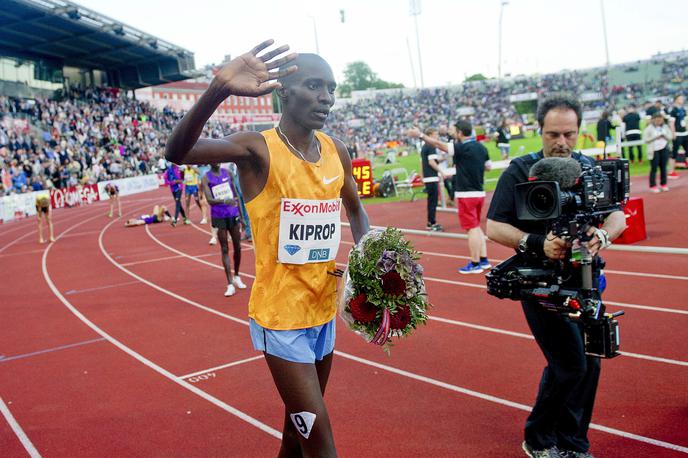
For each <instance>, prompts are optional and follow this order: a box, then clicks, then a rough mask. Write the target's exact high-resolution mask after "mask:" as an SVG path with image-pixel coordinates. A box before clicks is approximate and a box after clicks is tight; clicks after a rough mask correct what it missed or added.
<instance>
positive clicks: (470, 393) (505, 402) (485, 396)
mask: <svg viewBox="0 0 688 458" xmlns="http://www.w3.org/2000/svg"><path fill="white" fill-rule="evenodd" d="M153 238H154V237H153ZM101 249H102V248H101ZM103 253H105V251H104V250H103ZM190 258H191V257H190ZM191 259H193V258H191ZM112 262H113V264H115V265H117V263H116V262H114V261H112ZM199 262H204V263H205V261H201V260H199ZM122 270H123V271H125V272H127V270H126V269H124V268H122ZM131 275H132V276H135V277H136V278H140V277H138V276H137V275H136V274H131ZM142 281H143V282H144V283H146V284H148V285H149V286H151V287H153V288H155V289H157V290H158V291H161V292H163V293H164V294H167V295H169V296H172V297H174V298H176V299H179V300H181V301H183V302H186V303H187V304H189V305H192V306H194V307H199V308H201V309H203V310H206V311H212V309H210V310H208V307H206V306H203V305H201V304H198V303H197V302H194V301H192V300H190V299H187V298H185V297H183V296H180V295H178V294H176V293H173V292H172V291H169V290H167V289H165V288H162V287H160V286H158V285H156V284H154V283H152V282H149V281H148V280H144V279H142ZM213 313H215V314H216V315H220V316H223V315H224V317H225V318H228V319H230V320H232V321H234V322H237V323H241V324H244V325H246V326H248V321H246V320H241V319H239V318H236V317H232V316H230V315H225V314H221V313H219V312H214V311H213ZM335 353H336V354H337V355H340V356H342V357H344V358H349V359H351V360H354V361H357V362H359V363H362V364H366V365H369V366H373V367H377V368H379V369H383V370H386V371H389V372H393V373H395V374H398V375H401V376H404V377H408V378H411V379H414V380H418V381H421V382H425V383H430V384H432V385H435V386H439V387H442V388H445V389H448V390H451V391H454V392H458V393H463V394H466V395H468V396H473V397H476V398H479V399H483V400H486V401H490V402H494V403H497V404H500V405H504V406H508V407H513V408H516V409H520V410H524V411H527V412H530V410H531V408H532V407H531V406H528V405H526V404H520V403H517V402H514V401H509V400H508V399H503V398H499V397H497V396H492V395H489V394H485V393H481V392H479V391H474V390H470V389H468V388H463V387H459V386H456V385H452V384H449V383H446V382H441V381H439V380H435V379H431V378H429V377H425V376H422V375H418V374H414V373H412V372H408V371H404V370H402V369H397V368H394V367H391V366H387V365H384V364H380V363H376V362H374V361H370V360H367V359H364V358H360V357H358V356H354V355H350V354H348V353H344V352H341V351H339V350H335ZM590 428H592V429H596V430H599V431H603V432H606V433H609V434H612V435H616V436H621V437H624V438H627V439H632V440H636V441H639V442H644V443H647V444H651V445H656V446H658V447H663V448H668V449H670V450H676V451H680V452H684V453H688V447H682V446H680V445H676V444H672V443H670V442H664V441H660V440H657V439H653V438H650V437H645V436H641V435H637V434H633V433H629V432H626V431H622V430H619V429H616V428H610V427H607V426H603V425H597V424H595V423H591V424H590Z"/></svg>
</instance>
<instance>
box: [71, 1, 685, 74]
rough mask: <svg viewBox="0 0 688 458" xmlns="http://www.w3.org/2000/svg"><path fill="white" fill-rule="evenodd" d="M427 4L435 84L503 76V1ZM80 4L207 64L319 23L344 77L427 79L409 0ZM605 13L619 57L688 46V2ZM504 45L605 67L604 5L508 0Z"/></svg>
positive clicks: (285, 39) (540, 69)
mask: <svg viewBox="0 0 688 458" xmlns="http://www.w3.org/2000/svg"><path fill="white" fill-rule="evenodd" d="M419 2H420V5H421V14H420V15H419V16H418V17H417V19H418V36H419V38H420V51H421V57H422V68H423V81H424V84H425V86H426V87H431V86H441V85H446V84H448V83H460V82H461V81H463V79H464V78H465V76H467V75H471V74H473V73H483V74H485V75H486V76H488V77H493V76H497V61H498V24H499V12H500V4H501V0H420V1H419ZM77 3H79V4H81V5H83V6H85V7H87V8H91V9H93V10H95V11H97V12H99V13H101V14H104V15H106V16H110V17H112V18H114V19H118V20H120V21H122V22H124V23H126V24H128V25H130V26H133V27H136V28H138V29H141V30H142V31H144V32H147V33H150V34H152V35H155V36H157V37H159V38H162V39H164V40H167V41H169V42H171V43H174V44H176V45H179V46H181V47H184V48H186V49H188V50H189V51H191V52H193V53H194V54H195V60H196V66H197V67H202V66H203V65H206V64H209V63H219V62H221V61H222V59H223V58H224V56H225V55H227V54H229V55H232V56H236V55H238V54H241V53H243V52H245V51H247V50H249V49H250V48H251V47H253V46H254V45H255V44H257V43H259V42H260V41H262V40H263V39H265V38H274V39H275V40H276V42H277V43H287V44H289V45H290V46H291V48H292V49H293V50H294V51H297V52H315V49H316V39H315V36H316V34H315V33H314V27H313V26H314V24H315V26H316V28H317V38H318V45H319V51H320V54H321V55H322V56H323V57H324V58H325V59H327V60H328V61H329V63H330V65H331V66H332V68H333V70H334V72H335V76H336V77H337V78H338V79H341V78H342V71H343V69H344V68H345V66H346V64H347V63H349V62H353V61H355V60H362V61H364V62H366V63H367V64H368V65H370V66H371V68H372V69H373V71H375V72H376V73H377V74H378V76H379V77H380V78H382V79H384V80H387V81H392V82H399V83H403V84H404V85H406V86H407V87H413V86H414V85H417V86H420V85H421V78H420V72H419V68H420V66H419V64H418V51H417V49H418V48H417V44H416V43H417V42H416V29H415V26H414V20H413V17H412V16H410V14H409V11H410V1H409V0H282V1H279V0H256V1H246V0H190V1H189V0H184V1H179V0H143V1H142V0H116V1H113V0H78V1H77ZM340 10H344V15H345V22H344V23H342V22H341V21H340ZM604 10H605V13H606V23H607V37H608V42H609V57H610V61H611V62H612V63H621V62H629V61H633V60H638V59H644V58H648V57H650V56H652V55H653V54H656V53H657V52H669V51H678V50H683V49H688V26H687V24H688V0H604ZM502 46H503V47H502V74H508V73H511V74H514V75H516V74H521V73H523V74H531V73H544V72H552V71H558V70H562V69H576V68H588V67H594V66H600V65H604V63H605V61H606V58H605V47H604V34H603V28H602V14H601V8H600V0H509V4H508V5H506V6H505V7H504V17H503V45H502ZM409 49H410V55H411V56H409ZM412 68H413V69H415V72H414V71H412ZM414 82H415V83H414Z"/></svg>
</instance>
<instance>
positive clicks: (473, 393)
mask: <svg viewBox="0 0 688 458" xmlns="http://www.w3.org/2000/svg"><path fill="white" fill-rule="evenodd" d="M335 353H336V354H337V355H338V356H341V357H343V358H347V359H350V360H352V361H356V362H359V363H361V364H366V365H368V366H372V367H375V368H378V369H382V370H384V371H387V372H391V373H393V374H397V375H401V376H404V377H408V378H411V379H414V380H418V381H419V382H424V383H428V384H430V385H434V386H437V387H440V388H444V389H446V390H450V391H454V392H456V393H461V394H465V395H468V396H472V397H475V398H479V399H483V400H485V401H489V402H494V403H496V404H500V405H503V406H508V407H513V408H514V409H519V410H523V411H525V412H530V410H531V409H532V406H529V405H526V404H520V403H518V402H513V401H509V400H508V399H503V398H499V397H497V396H492V395H489V394H485V393H481V392H479V391H474V390H470V389H468V388H463V387H460V386H456V385H452V384H450V383H446V382H442V381H439V380H435V379H433V378H430V377H425V376H423V375H418V374H414V373H413V372H408V371H405V370H403V369H397V368H396V367H392V366H388V365H386V364H380V363H377V362H375V361H369V360H367V359H363V358H360V357H358V356H354V355H350V354H348V353H344V352H341V351H339V350H336V351H335ZM590 429H595V430H597V431H602V432H605V433H609V434H613V435H615V436H621V437H623V438H626V439H633V440H636V441H639V442H644V443H646V444H651V445H656V446H658V447H663V448H667V449H669V450H675V451H677V452H683V453H688V447H683V446H680V445H677V444H672V443H671V442H665V441H660V440H657V439H653V438H651V437H646V436H641V435H638V434H633V433H629V432H626V431H622V430H620V429H616V428H610V427H608V426H604V425H598V424H596V423H590Z"/></svg>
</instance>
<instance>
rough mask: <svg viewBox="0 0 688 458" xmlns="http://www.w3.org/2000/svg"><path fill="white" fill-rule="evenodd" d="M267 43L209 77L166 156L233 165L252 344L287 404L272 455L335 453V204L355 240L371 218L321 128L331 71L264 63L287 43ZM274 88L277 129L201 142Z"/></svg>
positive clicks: (341, 154)
mask: <svg viewBox="0 0 688 458" xmlns="http://www.w3.org/2000/svg"><path fill="white" fill-rule="evenodd" d="M271 44H272V40H269V41H266V42H264V43H262V44H260V45H258V46H256V47H255V48H254V49H253V50H252V51H250V52H248V53H245V54H243V55H241V56H239V57H238V58H236V59H234V60H232V61H231V62H229V63H228V64H227V65H225V66H224V67H223V68H222V69H221V70H220V71H219V72H218V73H217V74H216V76H215V78H214V79H213V81H212V82H211V84H210V87H209V88H208V90H207V91H206V92H205V93H204V94H203V96H201V98H200V99H199V101H198V102H197V103H196V104H195V105H194V106H193V107H192V108H191V110H190V111H188V112H187V114H186V115H185V116H184V118H183V119H182V120H181V121H180V123H179V124H178V125H177V126H176V127H175V129H174V131H173V133H172V135H171V137H170V139H169V141H168V142H167V151H166V155H167V158H168V159H169V160H171V161H174V162H180V163H181V162H183V163H192V164H200V163H208V162H211V163H217V162H227V161H230V162H235V163H236V164H237V166H238V168H239V179H240V180H241V186H242V189H243V192H244V197H245V199H246V208H247V210H248V213H249V217H250V220H251V225H252V232H253V241H254V242H253V243H254V246H255V255H256V280H255V283H254V284H253V288H252V291H251V299H250V302H249V317H250V330H251V338H252V341H253V345H254V347H255V348H256V349H257V350H260V351H263V352H264V354H265V359H266V361H267V364H268V367H269V368H270V371H271V373H272V377H273V379H274V381H275V384H276V386H277V390H278V391H279V393H280V396H281V397H282V400H283V401H284V404H285V415H284V433H283V435H282V446H281V449H280V452H279V456H320V457H332V456H336V450H335V446H334V438H333V436H332V428H331V426H330V420H329V416H328V413H327V409H326V407H325V403H324V400H323V395H324V393H325V387H326V385H327V380H328V377H329V374H330V368H331V365H332V355H333V351H334V340H335V313H336V296H337V281H336V280H337V279H336V277H335V276H334V275H335V273H336V264H335V257H336V254H337V250H338V248H339V240H340V237H341V224H340V209H341V204H342V203H343V205H344V208H345V209H346V213H347V216H348V217H349V222H350V224H351V231H352V233H353V238H354V240H355V241H356V242H358V240H359V239H360V238H361V237H362V236H363V234H365V233H366V232H367V231H368V229H369V227H368V217H367V215H366V213H365V210H364V209H363V207H362V205H361V202H360V200H359V198H358V192H357V189H356V183H355V181H354V179H353V175H352V168H351V159H350V156H349V153H348V151H347V149H346V146H344V144H343V143H342V142H341V141H339V140H337V139H333V138H331V137H329V136H327V135H325V134H323V133H322V132H320V131H318V129H322V127H323V125H324V123H325V120H326V119H327V116H328V113H329V110H330V108H331V107H332V105H333V104H334V92H335V87H336V83H335V81H334V76H333V74H332V69H331V68H330V66H329V65H328V64H327V62H325V61H324V60H323V59H322V58H321V57H319V56H317V55H313V54H305V55H300V56H298V58H296V55H294V54H291V55H288V56H286V57H282V58H279V59H277V60H274V61H271V59H273V58H275V57H277V56H279V55H281V54H283V53H284V52H285V51H286V50H287V49H288V47H286V46H285V47H281V48H277V49H275V50H273V51H270V52H267V53H265V54H264V55H262V56H260V57H258V56H257V54H258V53H259V52H261V51H263V50H264V49H265V48H267V47H268V46H270V45H271ZM292 60H294V62H293V63H294V64H296V66H297V67H298V70H297V68H296V67H295V66H294V65H291V64H290V62H291V61H292ZM287 64H289V65H291V66H289V67H287ZM278 67H279V70H278V71H274V69H276V68H278ZM270 70H273V71H270ZM277 78H280V80H279V82H274V81H273V82H271V80H275V79H277ZM273 89H274V90H276V91H277V95H278V96H279V97H280V100H281V103H282V108H283V113H282V118H281V120H280V123H279V125H278V126H277V128H276V129H271V130H268V131H264V132H260V133H257V132H239V133H236V134H233V135H230V136H229V137H226V138H223V139H199V136H200V134H201V132H202V129H203V125H204V124H205V123H206V121H207V120H208V119H209V118H210V116H211V115H212V113H213V112H214V111H215V110H216V109H217V107H218V106H219V105H220V104H221V103H222V102H223V101H224V100H225V99H226V98H227V97H229V96H230V95H240V96H260V95H262V94H268V93H270V92H271V91H272V90H273Z"/></svg>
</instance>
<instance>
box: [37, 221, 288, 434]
mask: <svg viewBox="0 0 688 458" xmlns="http://www.w3.org/2000/svg"><path fill="white" fill-rule="evenodd" d="M91 219H94V218H90V219H88V220H85V221H82V222H80V223H77V224H76V225H74V226H72V227H71V228H70V229H68V230H67V231H65V232H64V233H67V232H69V231H70V230H72V229H74V228H75V227H77V226H80V225H81V224H83V223H85V222H86V221H90V220H91ZM116 221H117V220H113V221H111V222H110V223H108V224H107V225H106V226H105V227H104V228H103V229H102V230H101V232H100V236H99V237H98V245H99V246H100V250H101V252H102V253H103V255H104V256H105V257H106V258H107V259H108V260H109V261H110V262H111V263H112V264H114V265H115V266H117V267H119V266H118V265H117V263H116V262H115V261H114V260H113V259H112V258H111V257H110V256H109V255H108V254H107V252H106V251H105V249H104V247H103V234H104V233H105V231H106V230H107V229H108V228H109V227H110V226H112V224H113V223H115V222H116ZM64 233H63V234H64ZM51 248H52V245H49V246H48V247H47V248H46V250H45V252H44V253H43V261H42V269H43V277H44V278H45V281H46V283H47V284H48V287H49V288H50V289H51V291H52V292H53V294H54V295H55V296H56V297H57V298H58V299H59V300H60V302H62V303H63V304H64V305H65V307H67V308H68V309H69V310H70V311H71V312H72V313H73V314H74V315H75V316H76V317H77V318H79V320H81V321H82V322H83V323H84V324H85V325H87V326H88V327H89V328H91V329H92V330H93V331H95V332H96V333H97V334H99V335H100V336H102V337H103V338H104V339H106V340H107V341H108V342H110V343H111V344H112V345H114V346H116V347H117V348H119V349H120V350H122V351H123V352H125V353H126V354H128V355H129V356H131V357H132V358H134V359H136V360H137V361H139V362H140V363H142V364H143V365H145V366H147V367H149V368H150V369H152V370H154V371H155V372H157V373H158V374H160V375H162V376H163V377H165V378H167V379H169V380H171V381H173V382H174V383H177V384H178V385H180V386H181V387H183V388H185V389H187V390H189V391H191V392H192V393H194V394H195V395H197V396H200V397H201V398H203V399H205V400H206V401H208V402H210V403H211V404H213V405H215V406H217V407H219V408H220V409H222V410H224V411H226V412H228V413H230V414H232V415H234V416H236V417H238V418H240V419H242V420H243V421H245V422H247V423H249V424H250V425H252V426H255V427H256V428H258V429H260V430H261V431H264V432H266V433H268V434H269V435H271V436H273V437H275V438H277V439H281V438H282V433H280V432H279V431H277V430H276V429H274V428H272V427H270V426H268V425H266V424H265V423H263V422H261V421H259V420H257V419H255V418H253V417H251V416H249V415H247V414H246V413H244V412H242V411H240V410H239V409H236V408H235V407H232V406H230V405H229V404H227V403H225V402H224V401H221V400H220V399H217V398H216V397H214V396H212V395H210V394H208V393H206V392H205V391H202V390H200V389H198V388H197V387H195V386H194V385H192V384H191V383H188V382H186V381H184V380H181V379H180V378H179V377H177V376H176V375H174V374H172V373H171V372H169V371H168V370H166V369H164V368H162V367H161V366H159V365H157V364H155V363H154V362H153V361H151V360H149V359H147V358H145V357H144V356H142V355H141V354H139V353H137V352H135V351H134V350H133V349H131V348H129V347H127V346H126V345H124V344H123V343H122V342H120V341H119V340H117V339H115V338H114V337H112V336H111V335H110V334H108V333H107V332H105V331H103V330H102V329H101V328H99V327H98V326H97V325H96V324H95V323H93V322H92V321H90V320H89V319H88V318H86V316H84V315H83V314H82V313H81V312H80V311H79V310H77V309H76V307H74V306H73V305H72V303H71V302H69V301H68V300H67V299H66V298H65V297H64V296H63V295H62V294H61V293H60V291H59V290H58V289H57V287H56V286H55V284H54V283H53V281H52V278H51V277H50V274H49V273H48V267H47V258H48V253H50V249H51ZM122 270H124V271H125V272H127V273H129V274H130V275H132V276H134V278H136V277H137V276H136V275H135V274H132V273H131V272H128V271H126V269H122ZM141 280H143V279H141ZM199 305H200V304H199Z"/></svg>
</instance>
